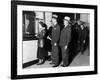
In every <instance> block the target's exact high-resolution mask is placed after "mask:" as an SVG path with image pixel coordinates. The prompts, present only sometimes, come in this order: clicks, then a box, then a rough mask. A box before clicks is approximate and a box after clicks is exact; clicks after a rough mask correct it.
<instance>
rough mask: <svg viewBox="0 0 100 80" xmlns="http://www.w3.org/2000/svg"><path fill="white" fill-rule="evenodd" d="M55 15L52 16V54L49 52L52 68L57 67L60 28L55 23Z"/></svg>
mask: <svg viewBox="0 0 100 80" xmlns="http://www.w3.org/2000/svg"><path fill="white" fill-rule="evenodd" d="M57 18H58V16H57V15H55V14H54V15H52V34H51V36H52V40H51V45H52V52H51V61H52V62H51V63H50V64H53V67H57V66H58V65H59V51H58V43H59V38H60V26H59V25H58V23H57Z"/></svg>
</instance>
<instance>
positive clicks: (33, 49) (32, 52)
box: [23, 40, 37, 63]
mask: <svg viewBox="0 0 100 80" xmlns="http://www.w3.org/2000/svg"><path fill="white" fill-rule="evenodd" d="M35 59H37V40H31V41H23V63H26V62H30V61H33V60H35Z"/></svg>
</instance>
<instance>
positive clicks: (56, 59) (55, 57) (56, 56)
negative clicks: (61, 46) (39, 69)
mask: <svg viewBox="0 0 100 80" xmlns="http://www.w3.org/2000/svg"><path fill="white" fill-rule="evenodd" d="M51 60H52V63H53V64H55V65H58V64H59V51H58V46H52V52H51Z"/></svg>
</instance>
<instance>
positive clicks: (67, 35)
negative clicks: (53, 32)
mask: <svg viewBox="0 0 100 80" xmlns="http://www.w3.org/2000/svg"><path fill="white" fill-rule="evenodd" d="M70 41H71V27H70V26H67V27H64V28H63V29H62V31H61V35H60V42H59V45H60V46H66V45H67V46H68V44H69V42H70Z"/></svg>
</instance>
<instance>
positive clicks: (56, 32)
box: [51, 24, 60, 45]
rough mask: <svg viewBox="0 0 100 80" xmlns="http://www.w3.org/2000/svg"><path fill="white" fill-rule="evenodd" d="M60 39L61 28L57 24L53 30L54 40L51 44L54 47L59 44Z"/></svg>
mask: <svg viewBox="0 0 100 80" xmlns="http://www.w3.org/2000/svg"><path fill="white" fill-rule="evenodd" d="M59 37H60V26H59V25H58V24H56V25H55V26H54V27H53V28H52V40H51V44H52V45H54V43H57V44H58V43H59Z"/></svg>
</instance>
